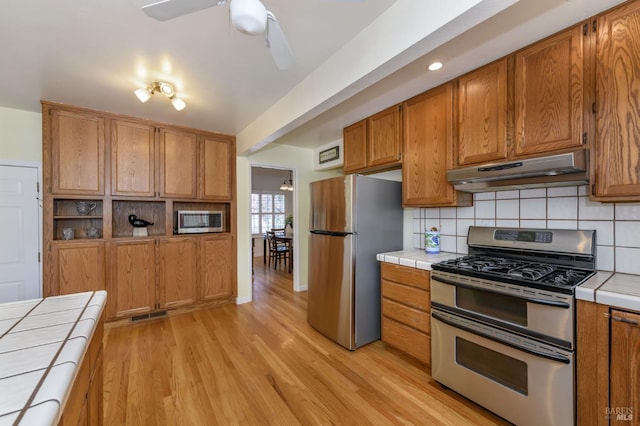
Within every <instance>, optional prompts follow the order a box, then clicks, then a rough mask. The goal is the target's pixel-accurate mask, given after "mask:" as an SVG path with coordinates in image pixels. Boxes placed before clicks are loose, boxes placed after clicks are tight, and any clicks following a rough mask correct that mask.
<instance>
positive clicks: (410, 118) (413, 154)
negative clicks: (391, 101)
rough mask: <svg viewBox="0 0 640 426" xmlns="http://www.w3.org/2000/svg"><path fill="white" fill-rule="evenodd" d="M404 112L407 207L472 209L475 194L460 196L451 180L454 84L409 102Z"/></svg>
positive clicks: (405, 196)
mask: <svg viewBox="0 0 640 426" xmlns="http://www.w3.org/2000/svg"><path fill="white" fill-rule="evenodd" d="M402 112H403V121H404V125H403V128H404V150H403V152H404V159H403V165H402V199H403V205H405V206H411V207H427V206H454V205H470V204H471V202H472V196H471V193H460V194H458V192H457V191H455V190H454V189H453V186H452V185H450V184H449V182H448V180H447V169H450V168H452V167H453V84H452V83H446V84H443V85H442V86H439V87H436V88H435V89H432V90H429V91H428V92H425V93H423V94H421V95H418V96H416V97H414V98H412V99H409V100H408V101H405V102H404V104H403V106H402Z"/></svg>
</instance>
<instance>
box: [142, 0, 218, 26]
mask: <svg viewBox="0 0 640 426" xmlns="http://www.w3.org/2000/svg"><path fill="white" fill-rule="evenodd" d="M226 2H227V1H226V0H160V1H156V2H154V3H149V4H147V5H144V6H142V11H143V12H144V13H146V14H147V16H149V17H151V18H153V19H156V20H158V21H168V20H169V19H173V18H177V17H178V16H183V15H188V14H189V13H193V12H198V11H200V10H204V9H208V8H210V7H213V6H221V5H223V4H225V3H226Z"/></svg>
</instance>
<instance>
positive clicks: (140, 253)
mask: <svg viewBox="0 0 640 426" xmlns="http://www.w3.org/2000/svg"><path fill="white" fill-rule="evenodd" d="M155 250H156V240H155V239H143V240H135V241H131V240H127V241H118V242H114V243H112V244H111V291H110V294H109V300H110V302H109V305H110V306H111V314H112V317H115V318H118V317H129V316H134V315H141V314H146V313H149V312H151V311H152V310H153V309H155V301H156V254H155Z"/></svg>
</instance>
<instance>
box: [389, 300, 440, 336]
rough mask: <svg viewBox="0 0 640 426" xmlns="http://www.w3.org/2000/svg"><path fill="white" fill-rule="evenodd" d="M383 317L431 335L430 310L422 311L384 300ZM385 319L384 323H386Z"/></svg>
mask: <svg viewBox="0 0 640 426" xmlns="http://www.w3.org/2000/svg"><path fill="white" fill-rule="evenodd" d="M382 315H384V316H385V317H388V318H392V319H394V320H396V321H398V322H401V323H403V324H406V325H409V326H411V327H413V328H416V329H418V330H420V331H422V332H423V333H427V334H429V333H430V332H431V328H430V326H429V324H430V320H429V315H430V314H429V310H427V311H426V312H425V311H421V310H418V309H414V308H411V307H409V306H406V305H402V304H400V303H397V302H394V301H393V300H389V299H382ZM385 320H386V318H385V319H383V321H385Z"/></svg>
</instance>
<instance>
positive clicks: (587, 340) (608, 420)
mask: <svg viewBox="0 0 640 426" xmlns="http://www.w3.org/2000/svg"><path fill="white" fill-rule="evenodd" d="M576 323H577V331H578V334H577V396H576V400H577V424H579V425H610V424H621V425H623V424H633V425H636V424H639V422H638V415H639V413H640V312H630V311H623V310H620V309H617V308H613V307H610V306H607V305H602V304H597V303H592V302H586V301H583V300H578V303H577V322H576Z"/></svg>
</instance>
